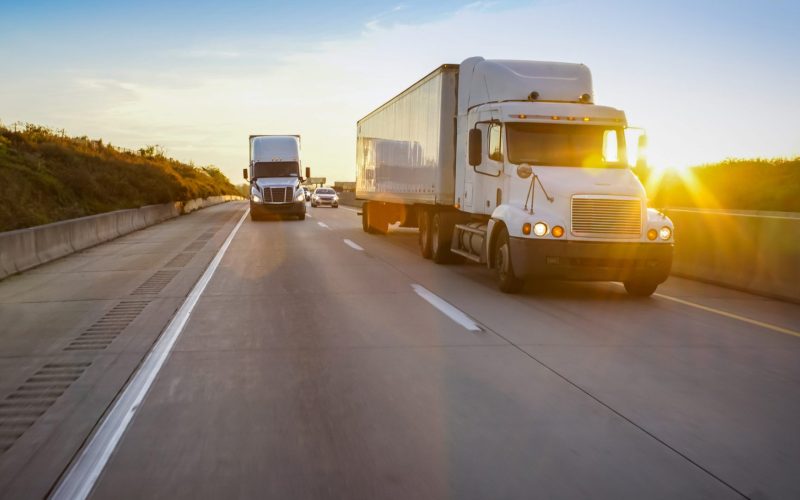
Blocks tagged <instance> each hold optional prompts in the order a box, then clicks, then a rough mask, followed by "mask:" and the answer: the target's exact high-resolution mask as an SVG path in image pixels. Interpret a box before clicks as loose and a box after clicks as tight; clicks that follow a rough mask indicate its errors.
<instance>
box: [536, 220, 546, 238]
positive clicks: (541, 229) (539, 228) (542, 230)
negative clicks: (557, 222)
mask: <svg viewBox="0 0 800 500" xmlns="http://www.w3.org/2000/svg"><path fill="white" fill-rule="evenodd" d="M533 234H535V235H536V236H544V235H545V234H547V224H545V223H544V222H537V223H536V224H534V225H533Z"/></svg>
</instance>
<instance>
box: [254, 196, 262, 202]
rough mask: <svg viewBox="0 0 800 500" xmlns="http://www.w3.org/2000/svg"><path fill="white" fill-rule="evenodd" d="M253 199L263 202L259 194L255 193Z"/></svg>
mask: <svg viewBox="0 0 800 500" xmlns="http://www.w3.org/2000/svg"><path fill="white" fill-rule="evenodd" d="M253 201H254V202H256V203H261V197H260V196H259V195H257V194H254V195H253Z"/></svg>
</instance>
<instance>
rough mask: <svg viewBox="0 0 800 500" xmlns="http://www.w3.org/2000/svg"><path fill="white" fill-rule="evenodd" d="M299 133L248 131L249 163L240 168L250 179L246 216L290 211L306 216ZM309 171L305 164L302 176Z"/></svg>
mask: <svg viewBox="0 0 800 500" xmlns="http://www.w3.org/2000/svg"><path fill="white" fill-rule="evenodd" d="M300 172H301V163H300V136H299V135H251V136H250V166H249V167H248V168H245V169H244V170H243V172H242V174H243V175H244V178H245V179H249V180H250V218H251V219H252V220H259V219H261V218H263V217H264V216H266V215H294V216H296V217H297V218H298V219H300V220H303V219H305V218H306V198H305V191H304V190H303V186H302V182H303V177H302V176H301V173H300ZM310 175H311V172H310V169H308V168H306V177H309V176H310Z"/></svg>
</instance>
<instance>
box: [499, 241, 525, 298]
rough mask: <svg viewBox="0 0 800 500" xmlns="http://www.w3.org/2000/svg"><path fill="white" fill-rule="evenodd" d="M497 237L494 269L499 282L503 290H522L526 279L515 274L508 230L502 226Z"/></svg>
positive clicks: (512, 291) (508, 291) (513, 291)
mask: <svg viewBox="0 0 800 500" xmlns="http://www.w3.org/2000/svg"><path fill="white" fill-rule="evenodd" d="M498 231H499V233H498V235H497V238H496V239H495V247H494V263H493V264H494V269H495V272H497V284H498V287H499V288H500V291H501V292H504V293H517V292H519V291H520V290H522V287H523V285H525V281H523V280H522V279H520V278H518V277H517V276H516V275H515V274H514V266H513V265H512V263H511V245H510V244H509V242H508V230H507V229H506V228H505V227H501V228H500V229H499V230H498Z"/></svg>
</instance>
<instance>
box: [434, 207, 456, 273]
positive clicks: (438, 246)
mask: <svg viewBox="0 0 800 500" xmlns="http://www.w3.org/2000/svg"><path fill="white" fill-rule="evenodd" d="M453 226H454V222H453V219H452V218H451V217H449V216H448V214H447V213H445V212H439V213H435V214H433V217H431V224H430V228H431V229H430V233H431V258H432V259H433V261H434V262H436V263H437V264H448V263H451V262H454V261H455V255H453V253H452V252H450V241H451V239H452V237H453Z"/></svg>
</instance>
